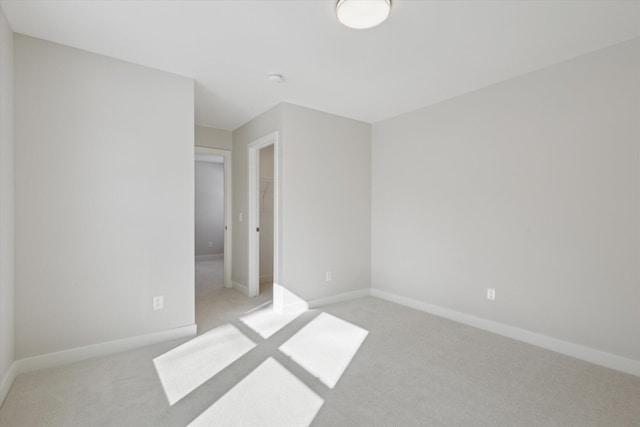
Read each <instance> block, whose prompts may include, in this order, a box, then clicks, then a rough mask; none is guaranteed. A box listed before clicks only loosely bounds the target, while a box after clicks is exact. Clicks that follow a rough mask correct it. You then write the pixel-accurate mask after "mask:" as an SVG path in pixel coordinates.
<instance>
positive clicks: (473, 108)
mask: <svg viewBox="0 0 640 427" xmlns="http://www.w3.org/2000/svg"><path fill="white" fill-rule="evenodd" d="M639 160H640V40H638V39H635V40H634V41H630V42H626V43H623V44H620V45H616V46H613V47H611V48H608V49H604V50H601V51H598V52H595V53H593V54H589V55H585V56H581V57H578V58H575V59H573V60H571V61H567V62H564V63H561V64H558V65H555V66H552V67H549V68H545V69H543V70H540V71H537V72H534V73H531V74H528V75H525V76H522V77H519V78H516V79H512V80H509V81H505V82H503V83H500V84H497V85H494V86H491V87H488V88H485V89H482V90H479V91H476V92H473V93H470V94H467V95H463V96H460V97H458V98H455V99H452V100H450V101H447V102H443V103H440V104H438V105H435V106H432V107H428V108H424V109H421V110H418V111H415V112H412V113H408V114H405V115H402V116H399V117H397V118H393V119H390V120H386V121H383V122H380V123H377V124H375V125H374V126H373V234H372V236H373V241H372V247H373V259H372V265H373V268H372V276H373V287H374V288H376V289H380V290H384V291H387V292H391V293H395V294H398V295H401V296H406V297H410V298H415V299H418V300H420V301H424V302H428V303H431V304H435V305H439V306H442V307H445V308H449V309H453V310H457V311H460V312H464V313H468V314H472V315H475V316H479V317H482V318H486V319H490V320H495V321H498V322H502V323H506V324H509V325H513V326H517V327H520V328H523V329H527V330H530V331H534V332H538V333H542V334H545V335H549V336H552V337H556V338H560V339H562V340H566V341H570V342H574V343H578V344H582V345H586V346H589V347H592V348H596V349H600V350H604V351H607V352H610V353H614V354H618V355H621V356H625V357H627V358H631V359H635V360H640V339H638V337H639V336H640V335H639V333H640V329H638V328H639V326H638V325H640V309H639V305H638V302H639V301H640V286H638V277H639V273H640V265H639V260H640V165H639ZM489 287H492V288H495V289H496V292H497V299H496V301H495V302H489V301H487V300H486V297H485V294H486V289H487V288H489Z"/></svg>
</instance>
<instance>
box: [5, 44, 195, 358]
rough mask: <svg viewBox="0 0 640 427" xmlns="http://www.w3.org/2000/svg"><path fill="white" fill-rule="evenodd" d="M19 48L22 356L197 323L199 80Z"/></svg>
mask: <svg viewBox="0 0 640 427" xmlns="http://www.w3.org/2000/svg"><path fill="white" fill-rule="evenodd" d="M14 48H15V101H16V102H15V140H16V152H15V174H16V184H15V185H16V294H15V311H16V358H24V357H29V356H35V355H39V354H43V353H49V352H55V351H58V350H64V349H69V348H73V347H78V346H83V345H88V344H94V343H100V342H105V341H109V340H114V339H120V338H126V337H132V336H137V335H141V334H147V333H153V332H159V331H164V330H168V329H172V328H176V327H181V326H186V325H192V324H193V323H194V286H193V283H194V269H193V258H194V239H193V230H194V208H193V206H194V199H193V198H194V196H193V195H194V187H193V177H194V169H193V168H194V160H193V155H194V154H193V145H194V125H193V123H194V111H193V108H194V107H193V105H194V97H193V81H192V80H191V79H187V78H184V77H179V76H176V75H172V74H168V73H165V72H161V71H156V70H152V69H149V68H145V67H141V66H137V65H133V64H130V63H126V62H122V61H117V60H114V59H110V58H107V57H104V56H100V55H95V54H91V53H87V52H85V51H81V50H76V49H73V48H69V47H64V46H61V45H58V44H54V43H50V42H46V41H42V40H38V39H34V38H30V37H26V36H21V35H15V44H14ZM154 295H164V306H165V308H164V310H160V311H153V310H152V297H153V296H154Z"/></svg>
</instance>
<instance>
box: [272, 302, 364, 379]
mask: <svg viewBox="0 0 640 427" xmlns="http://www.w3.org/2000/svg"><path fill="white" fill-rule="evenodd" d="M368 333H369V331H367V330H365V329H362V328H361V327H359V326H356V325H354V324H352V323H349V322H347V321H345V320H342V319H339V318H337V317H335V316H332V315H330V314H327V313H321V314H320V315H319V316H318V317H316V318H315V319H313V320H312V321H311V322H310V323H309V324H308V325H307V326H305V327H304V328H302V329H301V330H300V331H299V332H298V333H297V334H295V335H294V336H293V337H291V338H290V339H289V340H288V341H287V342H285V343H284V344H282V345H281V346H280V351H282V352H283V353H284V354H286V355H287V356H289V357H291V359H292V360H293V361H294V362H296V363H297V364H298V365H300V366H302V367H303V368H304V369H306V370H307V371H308V372H309V373H310V374H311V375H313V376H315V377H317V378H318V379H319V380H320V381H322V383H323V384H325V385H326V386H328V387H330V388H334V387H335V386H336V384H337V383H338V380H339V379H340V377H341V376H342V374H343V373H344V371H345V370H346V369H347V366H349V363H351V359H353V356H355V354H356V353H357V352H358V349H359V348H360V346H361V345H362V343H363V341H364V340H365V338H366V337H367V334H368Z"/></svg>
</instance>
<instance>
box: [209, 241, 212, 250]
mask: <svg viewBox="0 0 640 427" xmlns="http://www.w3.org/2000/svg"><path fill="white" fill-rule="evenodd" d="M209 247H210V248H212V247H213V242H212V241H211V240H209Z"/></svg>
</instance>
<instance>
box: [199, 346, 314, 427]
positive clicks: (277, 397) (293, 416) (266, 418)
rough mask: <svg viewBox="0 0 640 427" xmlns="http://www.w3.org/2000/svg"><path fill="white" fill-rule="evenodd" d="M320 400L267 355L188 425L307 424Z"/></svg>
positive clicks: (294, 426) (276, 426)
mask: <svg viewBox="0 0 640 427" xmlns="http://www.w3.org/2000/svg"><path fill="white" fill-rule="evenodd" d="M323 403H324V400H323V399H322V398H321V397H320V396H318V395H317V394H316V393H314V392H313V391H312V390H311V389H310V388H309V387H307V386H306V385H305V384H304V383H303V382H302V381H300V380H299V379H298V378H296V377H295V376H294V375H293V374H292V373H291V372H289V371H288V370H287V369H286V368H284V367H283V366H282V365H281V364H279V363H278V362H277V361H276V360H275V359H273V358H272V357H270V358H268V359H267V360H265V361H264V362H263V363H262V364H261V365H260V366H258V367H257V368H256V369H255V370H254V371H253V372H251V373H250V374H249V375H248V376H247V377H246V378H244V379H243V380H242V381H240V382H239V383H238V384H237V385H236V386H235V387H233V388H232V389H231V390H229V391H228V392H227V394H225V395H224V396H222V397H221V398H220V399H219V400H218V401H217V402H216V403H214V404H213V405H211V406H210V407H209V409H207V410H206V411H204V412H203V413H202V414H201V415H200V416H199V417H198V418H196V419H195V420H194V421H193V422H192V423H191V424H189V426H190V427H198V426H213V425H216V426H263V427H286V426H291V427H300V426H308V425H310V424H311V422H312V421H313V419H314V418H315V416H316V414H317V413H318V411H319V410H320V408H321V407H322V405H323Z"/></svg>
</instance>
